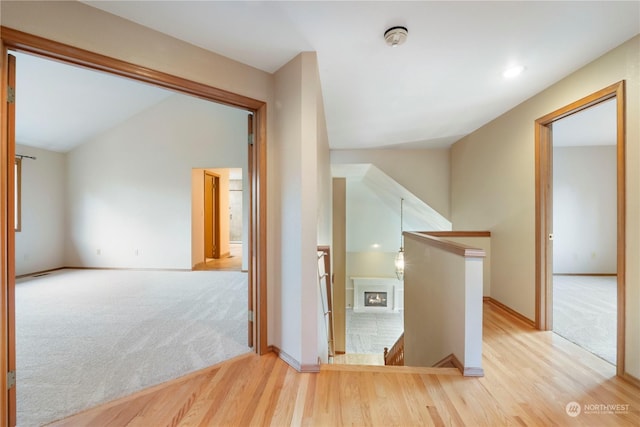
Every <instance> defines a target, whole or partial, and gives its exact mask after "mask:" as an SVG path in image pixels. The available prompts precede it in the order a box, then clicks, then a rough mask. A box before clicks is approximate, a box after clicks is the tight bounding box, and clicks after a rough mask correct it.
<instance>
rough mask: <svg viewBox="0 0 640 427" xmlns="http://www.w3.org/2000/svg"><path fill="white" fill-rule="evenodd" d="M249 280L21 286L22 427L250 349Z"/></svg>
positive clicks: (174, 276) (82, 280) (116, 274)
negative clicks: (248, 343) (248, 324)
mask: <svg viewBox="0 0 640 427" xmlns="http://www.w3.org/2000/svg"><path fill="white" fill-rule="evenodd" d="M246 301H247V275H246V274H245V273H240V272H216V271H197V272H162V271H116V270H61V271H57V272H54V273H51V274H49V275H47V276H42V277H36V278H28V279H20V280H19V281H18V284H17V286H16V337H17V342H16V356H17V359H16V360H17V384H18V385H17V397H18V425H19V426H20V427H35V426H40V425H43V424H45V423H48V422H51V421H54V420H56V419H60V418H62V417H65V416H68V415H71V414H74V413H77V412H79V411H81V410H83V409H86V408H89V407H92V406H95V405H97V404H100V403H104V402H107V401H110V400H113V399H115V398H118V397H122V396H125V395H128V394H131V393H133V392H135V391H137V390H140V389H143V388H146V387H149V386H151V385H154V384H158V383H161V382H164V381H167V380H170V379H173V378H177V377H179V376H182V375H184V374H186V373H188V372H192V371H195V370H198V369H201V368H204V367H207V366H210V365H213V364H215V363H218V362H220V361H222V360H225V359H228V358H231V357H234V356H236V355H239V354H242V353H245V352H247V351H249V348H248V347H247V320H246V319H247V303H246Z"/></svg>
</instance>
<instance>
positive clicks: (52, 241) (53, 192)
mask: <svg viewBox="0 0 640 427" xmlns="http://www.w3.org/2000/svg"><path fill="white" fill-rule="evenodd" d="M16 153H18V154H24V155H27V156H33V157H35V158H36V160H32V159H23V160H22V179H21V182H22V189H21V193H22V200H21V202H22V209H21V215H22V229H21V231H19V232H16V275H18V276H19V275H23V274H31V273H36V272H39V271H45V270H51V269H54V268H60V267H62V266H64V265H65V264H64V262H65V260H64V251H62V250H60V248H63V247H64V242H65V232H66V228H65V215H66V202H67V200H66V199H67V191H66V185H65V183H66V182H65V171H66V163H67V158H66V155H65V154H62V153H54V152H52V151H47V150H41V149H38V148H33V147H27V146H23V145H16Z"/></svg>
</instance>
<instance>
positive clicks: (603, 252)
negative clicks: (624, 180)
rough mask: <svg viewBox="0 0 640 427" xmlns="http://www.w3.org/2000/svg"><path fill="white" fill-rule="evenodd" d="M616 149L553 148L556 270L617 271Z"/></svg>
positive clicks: (557, 271) (606, 147)
mask: <svg viewBox="0 0 640 427" xmlns="http://www.w3.org/2000/svg"><path fill="white" fill-rule="evenodd" d="M616 187H617V185H616V146H615V145H612V146H598V147H555V148H554V149H553V272H554V273H556V274H557V273H568V274H576V273H578V274H581V273H604V274H615V273H616V271H617V264H616V262H617V227H616V224H617V221H618V219H617V217H616V215H617V206H616Z"/></svg>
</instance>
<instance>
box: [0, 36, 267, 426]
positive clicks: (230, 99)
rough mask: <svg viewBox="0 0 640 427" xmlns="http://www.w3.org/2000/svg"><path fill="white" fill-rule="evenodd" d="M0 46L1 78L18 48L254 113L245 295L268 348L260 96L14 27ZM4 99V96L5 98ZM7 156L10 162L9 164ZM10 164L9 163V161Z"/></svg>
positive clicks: (0, 351)
mask: <svg viewBox="0 0 640 427" xmlns="http://www.w3.org/2000/svg"><path fill="white" fill-rule="evenodd" d="M0 50H1V51H2V54H3V59H2V60H1V61H2V68H1V73H2V76H3V78H5V77H6V76H7V64H6V60H5V59H4V58H6V55H7V51H8V50H15V51H21V52H25V53H30V54H35V55H39V56H42V57H45V58H48V59H53V60H58V61H61V62H65V63H68V64H72V65H77V66H81V67H85V68H89V69H93V70H98V71H103V72H107V73H110V74H114V75H118V76H121V77H127V78H130V79H133V80H137V81H141V82H145V83H150V84H153V85H156V86H160V87H163V88H166V89H171V90H174V91H176V92H180V93H183V94H187V95H192V96H196V97H198V98H202V99H206V100H209V101H212V102H216V103H219V104H224V105H228V106H232V107H237V108H241V109H244V110H247V111H249V112H251V113H252V114H253V115H254V121H255V124H254V126H255V135H254V138H253V144H251V145H249V153H250V156H249V158H250V159H251V162H252V164H251V165H249V170H250V176H249V181H250V184H249V186H250V189H251V198H250V207H249V212H250V218H249V224H250V230H249V231H250V234H251V236H252V238H251V239H250V241H249V251H250V254H251V257H253V258H254V259H253V261H251V262H250V263H249V265H250V267H249V268H250V269H251V268H253V269H254V271H251V274H250V276H249V277H250V280H249V295H253V296H254V302H255V303H254V313H253V318H254V320H255V322H254V323H255V327H254V334H255V340H254V343H255V344H256V345H255V346H254V350H255V352H256V353H258V354H264V353H267V352H268V351H269V348H268V345H267V251H266V238H267V237H266V232H267V224H266V218H267V204H266V203H267V157H266V155H267V150H266V144H267V138H266V137H267V119H266V113H267V104H266V102H264V101H261V100H257V99H253V98H249V97H246V96H243V95H239V94H235V93H232V92H228V91H225V90H223V89H218V88H215V87H212V86H208V85H205V84H202V83H198V82H194V81H191V80H187V79H184V78H181V77H177V76H173V75H170V74H166V73H163V72H160V71H155V70H151V69H149V68H146V67H142V66H139V65H136V64H132V63H129V62H125V61H121V60H118V59H114V58H111V57H108V56H105V55H101V54H98V53H94V52H90V51H87V50H84V49H79V48H76V47H73V46H70V45H66V44H63V43H58V42H55V41H52V40H48V39H45V38H42V37H39V36H34V35H32V34H28V33H24V32H21V31H17V30H14V29H10V28H6V27H0ZM2 86H3V87H2V88H0V94H2V96H4V97H6V92H7V90H6V87H4V86H5V85H2ZM5 99H6V98H5ZM5 104H6V103H4V102H3V103H2V105H3V107H2V120H1V128H2V134H1V135H0V138H2V139H1V141H0V142H1V145H0V147H1V149H0V158H1V159H0V162H1V165H0V172H1V173H2V174H3V175H2V177H3V178H2V185H0V210H1V211H2V214H1V221H2V226H1V228H2V229H1V230H0V256H1V258H2V259H1V260H0V262H1V265H0V267H2V271H3V274H2V277H1V278H0V280H1V283H0V286H1V289H0V303H1V304H0V315H2V320H1V324H2V328H1V329H0V368H2V369H3V372H1V373H0V377H1V378H2V379H1V380H0V386H2V387H0V388H1V389H2V390H1V391H0V397H2V401H0V412H1V413H3V414H7V413H8V407H7V402H8V399H7V397H8V394H7V391H6V390H7V389H6V376H5V372H6V369H5V368H7V363H8V355H9V346H8V333H9V331H8V328H7V326H6V322H5V320H6V319H7V307H6V305H7V304H8V303H10V301H9V299H10V298H9V297H8V296H7V294H6V292H7V289H9V281H13V280H15V279H14V278H12V277H10V274H8V273H7V271H8V268H7V267H8V266H13V265H14V257H15V245H14V244H13V242H12V240H11V239H10V236H8V234H9V233H10V229H9V227H11V230H12V229H13V223H10V222H9V219H11V218H12V217H11V218H9V214H8V212H9V211H11V209H9V208H12V206H13V201H12V200H10V198H9V195H10V191H11V190H10V188H9V187H11V186H12V185H8V182H7V181H6V180H5V179H4V178H6V177H7V176H9V175H8V173H11V172H8V171H7V168H9V170H10V171H13V155H12V153H13V150H15V144H14V143H13V142H11V143H10V142H9V138H8V137H7V133H6V130H7V115H6V114H5V113H6V106H5ZM9 161H11V164H10V165H9V163H8V162H9ZM9 166H10V167H9ZM6 422H7V421H5V420H4V419H2V420H0V425H3V424H4V423H6Z"/></svg>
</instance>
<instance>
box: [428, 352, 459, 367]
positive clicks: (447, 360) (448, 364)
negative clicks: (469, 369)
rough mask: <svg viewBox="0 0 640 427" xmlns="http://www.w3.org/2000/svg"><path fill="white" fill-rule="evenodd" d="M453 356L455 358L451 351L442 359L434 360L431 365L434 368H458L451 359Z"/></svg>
mask: <svg viewBox="0 0 640 427" xmlns="http://www.w3.org/2000/svg"><path fill="white" fill-rule="evenodd" d="M453 358H455V356H454V355H453V353H451V354H450V355H448V356H447V357H445V358H443V359H442V360H439V361H438V362H436V363H435V364H434V365H433V367H434V368H458V367H457V366H456V365H455V363H453V361H452V359H453Z"/></svg>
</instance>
